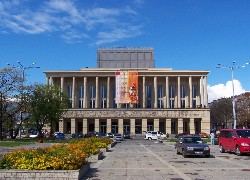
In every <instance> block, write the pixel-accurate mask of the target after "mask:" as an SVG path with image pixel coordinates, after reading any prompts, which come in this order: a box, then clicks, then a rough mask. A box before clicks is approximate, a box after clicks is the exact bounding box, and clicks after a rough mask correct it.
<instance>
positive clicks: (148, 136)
mask: <svg viewBox="0 0 250 180" xmlns="http://www.w3.org/2000/svg"><path fill="white" fill-rule="evenodd" d="M145 139H148V140H158V136H157V132H156V131H148V132H147V133H146V135H145Z"/></svg>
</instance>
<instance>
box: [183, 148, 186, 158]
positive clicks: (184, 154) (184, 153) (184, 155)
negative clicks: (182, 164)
mask: <svg viewBox="0 0 250 180" xmlns="http://www.w3.org/2000/svg"><path fill="white" fill-rule="evenodd" d="M182 156H183V157H184V158H186V157H187V154H186V152H185V150H184V149H183V150H182Z"/></svg>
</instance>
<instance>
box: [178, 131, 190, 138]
mask: <svg viewBox="0 0 250 180" xmlns="http://www.w3.org/2000/svg"><path fill="white" fill-rule="evenodd" d="M186 135H188V133H186V132H184V133H179V134H176V135H175V138H179V137H182V136H186Z"/></svg>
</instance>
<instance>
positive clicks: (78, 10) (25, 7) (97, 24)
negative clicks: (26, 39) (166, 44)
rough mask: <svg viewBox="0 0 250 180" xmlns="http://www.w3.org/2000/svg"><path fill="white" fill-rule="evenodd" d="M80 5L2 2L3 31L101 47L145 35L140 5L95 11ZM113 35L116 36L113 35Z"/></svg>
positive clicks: (68, 0) (60, 0)
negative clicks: (141, 21) (143, 33)
mask: <svg viewBox="0 0 250 180" xmlns="http://www.w3.org/2000/svg"><path fill="white" fill-rule="evenodd" d="M80 2H81V1H79V0H74V1H72V0H46V1H31V0H23V1H19V0H9V1H1V2H0V21H1V23H0V28H1V32H9V33H18V34H22V33H25V34H45V33H54V34H58V35H59V36H60V37H62V39H64V40H65V41H66V42H70V43H73V42H74V40H75V42H82V41H84V40H91V41H92V42H90V44H97V45H100V44H103V43H110V42H115V41H120V40H122V39H126V38H130V37H134V36H139V35H141V34H142V33H141V31H142V30H141V29H142V25H139V23H138V22H139V21H140V20H141V19H140V18H138V17H137V12H136V8H137V6H135V7H133V6H132V7H131V6H129V5H124V7H119V8H113V7H110V8H104V7H98V6H97V5H95V7H93V8H91V7H87V6H86V5H85V4H84V5H85V6H84V5H81V6H80V5H79V4H81V3H80ZM134 3H136V4H140V5H142V4H143V1H139V0H137V1H134ZM128 27H129V28H128ZM122 29H126V30H122ZM129 30H131V31H129ZM1 32H0V33H1ZM110 33H115V34H114V35H113V36H112V35H111V34H110ZM89 37H91V38H89ZM107 37H110V38H111V39H108V38H107ZM93 41H94V43H93Z"/></svg>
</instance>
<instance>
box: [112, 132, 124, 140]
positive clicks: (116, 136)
mask: <svg viewBox="0 0 250 180" xmlns="http://www.w3.org/2000/svg"><path fill="white" fill-rule="evenodd" d="M114 139H115V141H123V140H124V138H123V135H122V134H115V135H114Z"/></svg>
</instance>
